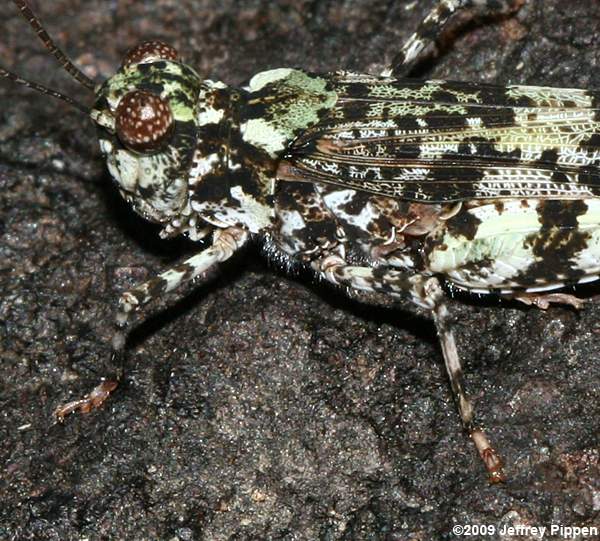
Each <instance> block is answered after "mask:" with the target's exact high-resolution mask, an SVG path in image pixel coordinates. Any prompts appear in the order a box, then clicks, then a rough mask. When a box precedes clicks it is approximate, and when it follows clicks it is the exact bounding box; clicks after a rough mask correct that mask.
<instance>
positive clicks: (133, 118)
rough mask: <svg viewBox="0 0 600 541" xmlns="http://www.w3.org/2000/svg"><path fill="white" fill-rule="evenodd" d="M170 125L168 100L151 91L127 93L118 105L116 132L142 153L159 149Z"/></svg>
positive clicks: (171, 119)
mask: <svg viewBox="0 0 600 541" xmlns="http://www.w3.org/2000/svg"><path fill="white" fill-rule="evenodd" d="M172 127H173V115H172V113H171V107H170V106H169V102H168V101H167V100H164V99H162V98H161V97H159V96H155V95H154V94H151V93H150V92H144V91H143V90H133V91H131V92H128V93H127V94H125V96H123V98H122V99H121V101H120V102H119V105H118V106H117V119H116V129H117V135H118V136H119V139H120V140H121V142H122V143H123V144H124V145H125V146H126V147H127V148H129V149H130V150H134V151H136V152H142V153H144V152H152V151H155V150H158V149H160V148H161V147H162V146H163V144H164V143H165V141H166V140H167V139H168V137H169V135H170V132H171V128H172Z"/></svg>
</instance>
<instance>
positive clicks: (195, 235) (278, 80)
mask: <svg viewBox="0 0 600 541" xmlns="http://www.w3.org/2000/svg"><path fill="white" fill-rule="evenodd" d="M15 3H16V4H17V5H19V6H20V7H21V9H22V11H23V12H24V14H25V15H26V17H28V18H30V16H31V17H33V15H32V14H30V12H29V10H28V8H26V5H25V4H24V3H23V2H22V1H17V0H15ZM518 3H519V2H517V1H514V0H513V1H511V0H442V1H441V2H440V3H439V5H438V6H437V7H436V9H434V10H433V11H432V13H431V14H430V15H429V16H428V17H427V18H426V19H425V20H424V22H423V24H422V26H421V27H420V29H419V30H418V31H417V32H416V33H415V34H414V35H413V36H412V37H411V38H410V40H409V41H408V43H407V44H406V45H405V46H404V48H403V49H402V51H401V52H400V53H399V55H398V56H397V57H396V59H395V60H394V62H393V64H392V66H391V67H390V68H389V69H388V70H386V71H385V72H384V73H383V74H382V75H380V76H372V75H365V74H357V73H349V72H343V71H340V72H334V73H327V74H313V73H308V72H305V71H302V70H298V69H289V68H282V69H275V70H270V71H265V72H261V73H258V74H257V75H255V76H254V77H253V78H252V79H251V80H250V81H249V82H248V83H247V84H245V85H242V86H241V87H239V88H234V87H230V86H227V85H226V84H224V83H221V82H214V81H209V80H203V79H202V78H201V77H200V76H199V75H198V74H197V73H196V72H195V71H194V70H193V69H192V68H190V67H189V66H187V65H186V64H184V63H182V62H181V61H180V60H179V58H178V56H177V53H176V51H174V50H173V49H172V48H169V47H168V46H165V45H164V44H160V43H157V42H148V43H145V44H142V45H140V46H139V47H137V48H136V49H134V50H132V51H131V52H130V53H129V54H128V55H127V57H126V59H125V60H124V62H123V64H122V66H121V68H120V69H119V71H118V72H117V73H116V74H115V75H114V76H113V77H111V78H110V79H108V80H107V81H105V82H104V83H103V84H102V85H100V86H99V87H97V88H96V89H95V94H96V99H95V104H94V106H93V108H92V109H91V111H90V116H91V118H92V119H93V121H94V122H95V123H96V125H97V126H98V134H99V140H100V147H101V149H102V152H103V154H104V156H105V158H106V162H107V166H108V169H109V171H110V173H111V175H112V176H113V178H114V179H115V181H116V183H117V187H118V189H119V191H120V192H121V194H122V195H123V197H124V198H125V199H126V200H127V201H128V202H129V203H130V204H131V205H132V207H133V208H134V210H135V211H136V212H138V213H140V214H141V215H142V216H144V217H145V218H147V219H149V220H151V221H153V222H156V223H158V224H160V225H161V226H162V231H161V236H163V237H170V236H174V235H179V234H184V235H188V236H189V237H190V238H191V239H192V240H198V239H202V238H205V237H208V236H212V244H211V246H210V247H209V248H207V249H205V250H204V251H201V252H200V253H198V254H197V255H195V256H193V257H191V258H189V259H188V260H186V261H184V262H182V263H181V264H179V265H177V266H175V267H174V268H172V269H169V270H167V271H166V272H164V273H162V274H160V275H159V276H157V277H155V278H153V279H152V280H149V281H148V282H146V283H144V284H141V285H140V286H139V287H136V288H134V289H133V290H131V291H128V292H126V293H124V294H123V295H122V297H121V299H120V303H119V312H118V315H117V325H118V327H119V330H118V331H117V333H116V334H115V337H114V340H113V349H114V356H120V355H121V354H122V351H123V349H124V343H125V331H124V329H125V327H126V325H127V324H128V322H129V320H130V318H131V314H133V313H134V312H136V311H138V310H140V308H141V307H143V306H144V305H145V304H147V303H148V302H149V301H151V300H152V299H153V298H155V297H157V296H159V295H162V294H164V293H167V292H169V291H171V290H173V289H175V288H176V287H177V286H179V285H180V284H181V283H184V282H187V281H190V280H193V279H195V278H198V277H201V276H202V275H203V274H204V273H205V272H206V271H208V270H209V269H211V268H212V267H214V266H215V265H216V264H218V263H219V262H221V261H224V260H226V259H228V258H229V257H231V256H232V255H233V254H234V253H235V252H236V251H237V250H238V249H239V248H240V247H241V246H243V245H244V244H245V243H246V242H247V241H248V240H249V239H251V238H254V239H257V240H260V241H262V242H263V244H264V245H265V246H266V247H267V250H266V253H267V254H270V255H272V256H275V257H277V258H278V259H280V260H281V259H283V260H284V261H286V262H287V263H289V264H290V265H293V264H300V265H306V266H310V267H311V268H312V269H313V270H314V272H315V273H316V275H318V276H320V277H321V278H324V279H325V280H327V281H330V282H332V283H335V284H339V285H342V286H346V287H348V288H351V289H354V290H364V291H375V292H379V293H384V294H387V295H390V296H392V297H409V298H410V299H412V300H413V301H414V302H415V303H416V304H418V305H419V306H421V307H424V308H426V309H428V310H430V311H431V314H432V316H433V319H434V321H435V324H436V327H437V330H438V334H439V336H440V341H441V346H442V350H443V353H444V359H445V362H446V367H447V370H448V373H449V376H450V380H451V383H452V388H453V391H454V393H455V397H456V399H457V402H458V406H459V411H460V414H461V418H462V421H463V423H464V425H465V427H467V428H468V430H469V431H470V434H471V436H472V437H473V439H474V441H475V443H476V445H477V447H478V450H479V452H480V454H481V455H482V458H483V459H484V461H485V463H486V466H487V468H488V470H489V471H490V475H491V478H492V479H493V480H499V479H501V478H502V472H501V467H500V460H499V458H498V456H497V455H496V454H495V453H494V451H493V450H492V449H491V447H490V446H489V444H488V442H487V440H486V438H485V436H484V435H483V432H482V431H481V430H480V429H478V428H477V427H476V425H475V423H474V421H473V412H472V407H471V404H470V402H469V400H468V398H467V396H466V394H465V392H464V389H463V383H462V374H461V366H460V360H459V356H458V353H457V351H456V346H455V344H454V339H453V336H452V327H451V323H450V319H449V314H448V310H447V308H446V304H445V302H444V298H445V297H444V292H443V289H442V287H441V283H443V282H447V283H450V284H453V285H454V286H456V287H459V288H462V289H465V290H468V291H472V292H477V293H497V294H499V295H503V296H506V297H511V298H516V299H519V300H522V301H523V302H526V303H530V304H531V303H534V304H537V305H538V306H541V307H546V306H547V305H548V303H550V302H566V303H570V304H573V305H575V306H579V305H580V301H579V299H576V298H575V297H573V296H571V295H566V294H562V293H544V294H542V293H541V292H545V291H550V290H554V289H558V288H560V287H562V286H564V285H573V284H577V283H581V282H587V281H591V280H595V279H597V278H598V277H599V276H600V115H599V111H600V92H598V91H586V90H579V89H553V88H547V87H527V86H505V87H500V86H493V85H482V84H476V83H458V82H448V81H412V80H410V79H406V78H404V77H403V76H404V75H405V74H406V73H407V72H408V70H409V69H410V67H411V66H413V65H414V64H415V63H416V62H418V60H419V59H421V58H423V56H424V55H425V54H426V53H427V52H429V51H430V50H431V48H432V47H433V42H434V39H435V36H436V35H437V34H438V33H439V31H440V29H441V28H443V27H444V26H445V25H446V23H447V22H448V21H449V20H450V19H451V18H452V15H453V14H454V13H455V12H457V11H460V10H468V9H470V10H474V11H476V12H477V11H479V12H485V11H488V10H493V11H494V12H501V13H507V12H510V11H511V10H513V9H515V7H516V6H517V4H518ZM23 6H25V8H24V7H23ZM32 20H33V19H32ZM30 22H31V20H30ZM32 24H33V26H34V28H36V26H35V25H36V24H37V23H36V22H35V20H34V22H33V23H32ZM43 39H45V38H43ZM48 40H49V38H48ZM46 43H48V41H46ZM73 69H74V70H75V68H73ZM1 73H3V74H4V75H6V76H8V77H10V78H12V79H14V80H17V79H18V78H17V77H15V76H13V75H12V74H10V73H9V72H5V71H4V70H2V72H1ZM74 76H76V78H77V72H75V75H74ZM83 80H84V84H86V81H85V79H83ZM17 82H22V81H18V80H17ZM86 86H89V85H87V84H86ZM59 97H60V96H59ZM114 386H115V383H114V382H112V381H110V382H105V384H103V385H102V386H100V387H99V388H97V389H96V390H95V391H94V393H92V395H90V396H89V397H87V398H85V399H84V400H82V401H77V402H74V403H71V404H68V405H66V406H64V407H62V408H60V409H59V411H58V415H59V416H60V417H64V415H65V414H66V413H69V412H70V411H73V410H74V409H82V410H88V409H90V408H91V407H94V406H96V405H98V404H99V403H102V401H103V400H104V399H105V398H106V396H107V394H108V393H109V392H110V391H111V390H112V389H113V388H114Z"/></svg>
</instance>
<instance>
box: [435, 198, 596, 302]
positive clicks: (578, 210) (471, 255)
mask: <svg viewBox="0 0 600 541" xmlns="http://www.w3.org/2000/svg"><path fill="white" fill-rule="evenodd" d="M424 261H425V266H426V267H427V269H428V270H429V271H431V272H432V273H439V274H441V275H442V276H444V277H445V278H446V279H447V280H449V281H450V282H452V283H453V284H455V285H457V286H459V287H461V288H464V289H468V290H471V291H474V292H479V293H491V292H500V293H508V292H511V291H516V290H527V291H544V290H549V289H555V288H559V287H561V286H564V285H566V284H574V283H580V282H587V281H591V280H595V279H596V278H597V277H598V275H600V199H582V200H572V201H565V200H535V199H525V200H507V201H504V202H500V203H496V204H486V205H482V206H478V207H475V208H470V209H462V210H461V211H460V212H459V213H458V214H457V215H455V216H454V217H452V218H450V219H449V220H447V221H446V222H444V223H443V224H442V225H440V226H439V227H438V229H436V231H434V232H432V233H431V234H430V235H429V236H428V238H427V240H426V242H425V248H424Z"/></svg>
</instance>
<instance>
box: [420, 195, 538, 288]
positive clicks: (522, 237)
mask: <svg viewBox="0 0 600 541" xmlns="http://www.w3.org/2000/svg"><path fill="white" fill-rule="evenodd" d="M537 203H538V201H537V200H530V201H529V206H527V207H524V206H523V205H521V202H520V201H508V202H506V203H505V204H504V209H503V211H502V212H499V211H498V209H497V208H496V207H495V206H494V205H483V206H481V207H476V208H474V209H471V210H469V211H468V213H469V214H471V215H473V216H475V217H476V218H477V219H479V220H480V221H481V223H480V224H479V226H478V227H477V231H476V233H475V236H474V238H473V239H468V238H467V237H465V236H463V235H458V234H454V233H452V232H450V231H444V233H443V235H442V237H441V239H440V240H441V243H442V246H443V247H444V249H438V248H436V249H434V250H433V251H432V252H431V254H429V269H430V270H431V271H432V272H434V273H442V274H445V275H446V276H447V277H448V278H449V279H450V280H452V281H453V282H455V283H456V284H458V285H459V286H462V287H465V288H468V289H477V290H482V291H484V290H486V289H488V288H489V289H502V288H510V287H511V286H512V285H514V283H513V282H512V281H511V279H512V278H513V277H515V276H517V275H518V274H519V273H520V272H523V271H525V270H527V268H528V267H529V266H530V265H531V264H532V263H533V262H534V261H535V260H536V256H535V255H534V254H533V251H532V248H531V245H530V243H528V242H526V239H527V237H528V236H529V235H532V234H535V233H537V232H538V231H539V230H540V227H541V225H540V222H539V216H538V212H537V210H536V205H537ZM473 265H474V266H475V268H476V269H477V270H476V271H472V270H470V269H469V266H473Z"/></svg>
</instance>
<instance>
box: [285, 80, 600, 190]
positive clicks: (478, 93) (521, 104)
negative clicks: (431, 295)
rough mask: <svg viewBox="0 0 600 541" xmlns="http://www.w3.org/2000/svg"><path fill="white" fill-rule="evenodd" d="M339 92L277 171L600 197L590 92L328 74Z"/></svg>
mask: <svg viewBox="0 0 600 541" xmlns="http://www.w3.org/2000/svg"><path fill="white" fill-rule="evenodd" d="M331 84H332V86H333V88H334V89H335V90H336V91H337V92H338V95H339V99H338V101H337V103H336V105H335V107H334V108H333V109H332V111H331V113H330V114H329V115H328V116H327V117H326V118H324V119H323V120H322V121H321V122H319V123H318V124H317V125H315V126H313V127H312V128H311V129H309V130H306V131H305V132H304V133H303V134H302V135H301V136H300V137H299V138H298V139H297V140H296V141H295V142H294V143H293V145H292V146H291V147H290V149H289V151H288V153H287V154H286V155H285V157H284V159H283V160H282V162H281V164H280V167H279V169H278V178H279V179H280V180H283V181H286V180H287V181H306V182H321V183H326V184H335V185H339V186H343V187H347V188H351V189H354V190H360V191H368V192H372V193H377V194H382V195H387V196H391V197H396V198H402V199H406V200H414V201H421V202H450V201H464V200H487V199H507V198H511V199H514V198H520V197H523V198H525V197H537V198H561V199H569V198H571V199H573V198H585V197H591V196H597V195H600V120H599V118H600V117H599V103H600V102H599V97H600V92H598V91H586V90H578V89H557V88H549V87H531V86H529V87H527V86H506V87H500V86H493V85H482V84H473V83H453V82H446V81H426V82H414V81H398V80H393V79H381V78H375V77H370V76H363V75H354V74H347V73H340V74H335V75H334V76H332V79H331Z"/></svg>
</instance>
